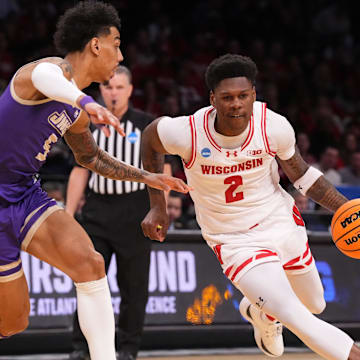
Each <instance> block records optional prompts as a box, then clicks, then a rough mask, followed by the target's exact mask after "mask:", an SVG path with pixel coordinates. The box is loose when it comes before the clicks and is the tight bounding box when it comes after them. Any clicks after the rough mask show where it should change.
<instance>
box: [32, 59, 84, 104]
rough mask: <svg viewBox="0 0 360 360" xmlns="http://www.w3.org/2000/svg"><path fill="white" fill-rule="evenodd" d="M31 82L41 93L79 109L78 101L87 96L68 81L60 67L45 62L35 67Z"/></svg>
mask: <svg viewBox="0 0 360 360" xmlns="http://www.w3.org/2000/svg"><path fill="white" fill-rule="evenodd" d="M31 80H32V82H33V84H34V86H35V87H36V89H38V90H39V91H40V92H41V93H43V94H44V95H45V96H47V97H48V98H50V99H53V100H56V101H60V102H63V103H66V104H69V105H72V106H75V107H78V105H77V104H76V100H77V99H78V98H79V96H81V95H85V94H84V93H83V92H82V91H81V90H80V89H78V88H77V87H76V85H75V84H73V83H72V82H71V81H69V80H68V79H66V77H65V76H64V74H63V72H62V70H61V68H60V67H59V66H58V65H55V64H52V63H48V62H43V63H40V64H38V65H36V66H35V68H34V70H33V71H32V74H31Z"/></svg>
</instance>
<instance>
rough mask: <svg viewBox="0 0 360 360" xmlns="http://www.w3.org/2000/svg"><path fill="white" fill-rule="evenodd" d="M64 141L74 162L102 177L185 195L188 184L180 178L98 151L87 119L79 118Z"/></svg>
mask: <svg viewBox="0 0 360 360" xmlns="http://www.w3.org/2000/svg"><path fill="white" fill-rule="evenodd" d="M65 140H66V142H67V143H68V145H69V146H70V148H71V149H72V151H73V153H74V156H75V159H76V161H77V162H78V163H79V164H80V165H82V166H84V167H86V168H87V169H89V170H91V171H94V172H96V173H98V174H100V175H102V176H104V177H107V178H110V179H114V180H129V181H136V182H143V183H145V184H147V185H149V186H151V187H155V188H157V189H160V190H169V189H173V190H175V191H179V192H184V193H186V192H188V187H187V185H186V184H185V183H184V182H183V181H181V180H180V179H176V178H173V177H171V176H168V175H165V174H152V173H149V172H148V171H145V170H141V169H138V168H136V167H134V166H131V165H128V164H126V163H124V162H122V161H118V160H116V159H115V158H114V157H112V156H110V155H109V154H108V153H107V152H105V151H103V150H101V149H100V148H99V147H98V146H97V144H96V142H95V141H94V138H93V136H92V134H91V132H90V130H89V128H88V118H87V117H84V116H83V115H81V118H79V120H78V121H77V122H76V123H75V124H74V125H73V126H72V127H71V128H70V129H69V130H68V131H67V132H66V133H65Z"/></svg>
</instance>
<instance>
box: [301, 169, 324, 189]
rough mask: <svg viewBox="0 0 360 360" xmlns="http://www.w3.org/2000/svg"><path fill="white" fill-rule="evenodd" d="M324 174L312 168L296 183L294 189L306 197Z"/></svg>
mask: <svg viewBox="0 0 360 360" xmlns="http://www.w3.org/2000/svg"><path fill="white" fill-rule="evenodd" d="M322 175H323V173H322V172H321V171H320V170H318V169H316V168H314V167H313V166H310V167H309V168H308V169H307V170H306V172H305V174H304V175H303V176H302V177H301V178H300V179H297V180H296V181H295V182H294V187H295V188H296V190H298V191H300V192H301V193H302V194H303V195H306V192H307V191H308V190H309V189H310V188H311V186H312V185H313V184H314V183H315V181H316V180H317V179H318V178H319V177H320V176H322Z"/></svg>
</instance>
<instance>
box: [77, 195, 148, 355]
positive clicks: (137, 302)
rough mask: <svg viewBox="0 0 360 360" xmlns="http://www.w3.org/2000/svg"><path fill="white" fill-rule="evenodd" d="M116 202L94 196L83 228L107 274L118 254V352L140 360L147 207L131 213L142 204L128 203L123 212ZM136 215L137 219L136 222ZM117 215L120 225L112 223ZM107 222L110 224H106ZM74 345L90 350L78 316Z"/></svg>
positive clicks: (144, 306)
mask: <svg viewBox="0 0 360 360" xmlns="http://www.w3.org/2000/svg"><path fill="white" fill-rule="evenodd" d="M109 198H110V199H111V200H109ZM114 200H116V196H106V195H105V196H104V195H97V194H93V193H92V194H90V197H89V198H88V199H87V202H86V205H85V207H84V211H83V212H84V223H83V226H84V228H85V230H86V231H87V233H88V234H89V236H90V238H91V240H92V242H93V244H94V247H95V249H96V250H97V251H98V252H99V253H101V254H102V255H103V257H104V260H105V267H106V273H107V272H108V269H109V264H110V260H111V257H112V255H113V254H115V257H116V263H117V282H118V286H119V290H120V296H121V303H120V314H119V317H118V319H117V320H118V321H117V338H116V344H117V349H118V350H124V351H128V352H130V353H131V354H133V355H134V356H135V357H136V354H137V352H138V350H139V347H140V342H141V336H142V332H143V326H144V319H145V308H146V304H147V299H148V287H149V267H150V252H151V240H149V239H147V238H145V237H144V236H143V234H142V230H141V226H140V219H142V217H143V216H145V214H146V211H147V209H146V208H147V207H145V209H141V210H140V209H139V206H138V205H137V206H136V209H131V208H130V209H129V206H130V207H131V206H135V204H136V203H137V204H139V202H138V201H134V202H127V203H128V204H129V205H128V206H127V209H125V208H126V206H124V207H122V208H121V209H120V208H119V206H118V204H115V203H114V204H113V202H114ZM146 200H147V199H146ZM112 205H113V206H112ZM115 205H117V206H115ZM141 208H143V207H141ZM133 211H135V213H136V219H135V218H133V216H134V215H132V214H134V213H133ZM119 212H120V213H119ZM139 213H140V214H139ZM95 214H97V216H94V215H95ZM114 214H116V215H115V216H116V218H117V222H115V220H116V219H112V218H114ZM139 215H140V218H139ZM99 217H100V222H101V224H99ZM103 219H106V220H104V221H102V220H103ZM111 220H114V222H112V221H111ZM72 342H73V348H74V349H75V350H87V343H86V340H85V337H84V336H83V334H82V332H81V330H80V326H79V322H78V317H77V313H76V314H75V315H74V321H73V336H72Z"/></svg>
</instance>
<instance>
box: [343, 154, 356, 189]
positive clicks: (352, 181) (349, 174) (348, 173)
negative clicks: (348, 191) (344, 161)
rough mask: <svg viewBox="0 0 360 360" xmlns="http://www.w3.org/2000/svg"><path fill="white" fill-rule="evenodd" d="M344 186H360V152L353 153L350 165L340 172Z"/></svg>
mask: <svg viewBox="0 0 360 360" xmlns="http://www.w3.org/2000/svg"><path fill="white" fill-rule="evenodd" d="M339 173H340V176H341V183H342V184H343V185H353V186H360V151H359V150H357V151H355V152H354V153H352V155H351V157H350V165H348V166H345V167H343V168H342V169H340V170H339Z"/></svg>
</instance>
